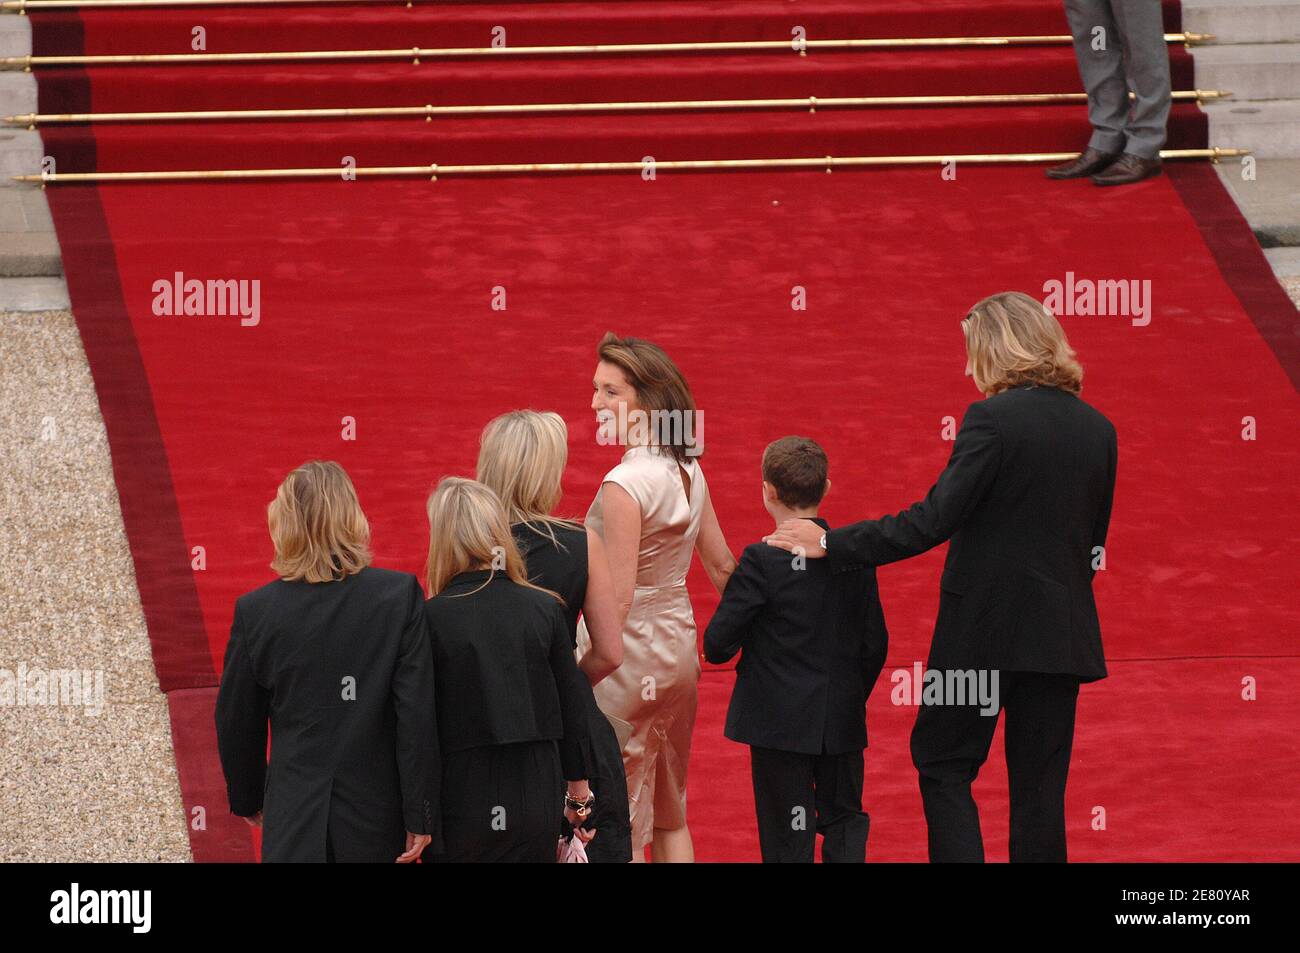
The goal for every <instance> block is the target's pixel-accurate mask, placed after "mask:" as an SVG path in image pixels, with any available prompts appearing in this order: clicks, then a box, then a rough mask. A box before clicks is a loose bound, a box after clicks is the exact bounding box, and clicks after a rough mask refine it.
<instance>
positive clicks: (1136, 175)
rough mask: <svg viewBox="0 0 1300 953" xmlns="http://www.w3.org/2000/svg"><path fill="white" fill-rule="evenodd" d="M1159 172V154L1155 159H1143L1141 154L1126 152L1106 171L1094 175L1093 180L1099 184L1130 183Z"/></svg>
mask: <svg viewBox="0 0 1300 953" xmlns="http://www.w3.org/2000/svg"><path fill="white" fill-rule="evenodd" d="M1159 174H1160V157H1159V156H1157V157H1156V158H1154V159H1143V158H1142V157H1141V156H1135V155H1133V154H1132V153H1128V152H1126V153H1124V154H1123V155H1122V156H1120V157H1119V159H1118V160H1116V162H1115V163H1114V164H1113V165H1111V166H1109V167H1108V168H1107V169H1106V171H1105V172H1099V173H1098V174H1097V175H1094V176H1093V177H1092V181H1093V182H1095V183H1096V184H1097V185H1130V184H1132V183H1133V182H1141V181H1142V180H1143V179H1149V178H1151V176H1153V175H1159Z"/></svg>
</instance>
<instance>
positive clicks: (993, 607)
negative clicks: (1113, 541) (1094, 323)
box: [826, 386, 1117, 681]
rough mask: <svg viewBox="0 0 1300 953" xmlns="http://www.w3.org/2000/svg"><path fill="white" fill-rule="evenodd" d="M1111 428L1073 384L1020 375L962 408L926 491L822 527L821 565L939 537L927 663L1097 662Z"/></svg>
mask: <svg viewBox="0 0 1300 953" xmlns="http://www.w3.org/2000/svg"><path fill="white" fill-rule="evenodd" d="M1116 455H1117V448H1116V440H1115V428H1114V426H1112V425H1111V422H1110V421H1109V420H1107V419H1106V418H1105V417H1104V416H1103V415H1102V414H1101V413H1100V412H1098V411H1097V410H1094V409H1093V408H1092V407H1090V406H1089V405H1088V404H1086V403H1084V402H1083V401H1082V400H1081V399H1079V398H1078V397H1075V396H1074V395H1073V394H1070V393H1068V392H1066V391H1063V390H1059V389H1057V388H1053V387H1035V386H1021V387H1015V388H1012V389H1011V390H1006V391H1003V392H1002V393H1000V394H997V395H995V396H993V397H989V398H987V399H985V400H981V401H977V402H976V403H973V404H971V405H970V407H969V408H967V410H966V416H965V418H964V419H963V420H962V425H961V430H960V431H959V432H958V434H957V440H956V443H955V444H954V445H953V448H952V455H951V457H950V458H949V460H948V466H947V468H946V469H945V470H944V471H943V473H942V474H940V476H939V479H938V481H937V482H936V483H935V484H934V486H933V487H931V488H930V492H929V493H928V494H926V497H925V499H924V500H922V501H921V502H919V503H916V504H914V505H913V506H911V507H910V508H908V509H906V510H904V511H903V512H901V513H898V514H897V515H894V516H886V517H884V518H883V519H879V520H869V521H867V522H863V523H854V524H852V525H850V526H843V527H840V528H839V529H835V530H831V531H830V532H829V533H827V534H826V548H827V561H828V562H829V563H830V564H831V567H832V568H833V569H837V570H838V569H841V568H845V567H848V566H851V565H853V564H856V563H859V562H866V563H869V564H871V565H873V566H879V565H883V564H884V563H891V562H894V561H895V560H898V559H906V558H907V557H909V556H915V555H917V554H918V553H922V552H925V551H926V550H927V549H930V548H931V547H934V546H938V545H939V544H940V543H942V542H943V541H944V540H947V539H949V538H951V540H952V542H951V543H950V545H949V547H948V558H947V561H946V562H945V563H944V569H943V577H942V580H941V582H940V586H939V588H940V593H939V616H938V619H937V620H936V621H935V627H934V641H933V643H932V644H931V647H930V658H929V663H928V664H929V667H931V668H936V669H981V668H983V669H998V670H1003V671H1025V672H1049V673H1058V674H1073V675H1078V676H1079V677H1080V678H1081V679H1082V680H1083V681H1093V680H1095V679H1099V678H1105V676H1106V661H1105V659H1104V657H1103V655H1102V647H1101V627H1100V624H1099V622H1098V619H1097V606H1096V603H1095V602H1094V601H1093V594H1092V577H1093V575H1094V570H1093V569H1092V565H1093V548H1094V547H1098V546H1104V545H1105V542H1106V530H1107V528H1108V526H1109V525H1110V510H1111V500H1112V497H1113V495H1114V490H1115V463H1116Z"/></svg>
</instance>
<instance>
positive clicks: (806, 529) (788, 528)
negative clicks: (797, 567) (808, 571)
mask: <svg viewBox="0 0 1300 953" xmlns="http://www.w3.org/2000/svg"><path fill="white" fill-rule="evenodd" d="M825 532H826V530H824V529H822V528H821V527H820V526H818V525H817V524H816V523H814V522H813V521H812V520H805V519H794V520H785V521H784V522H783V523H782V524H781V525H780V526H778V527H777V528H776V532H775V533H773V534H772V535H770V536H764V537H763V542H765V543H767V545H769V546H779V547H780V548H781V549H788V550H789V551H790V552H792V553H801V554H802V555H804V556H806V557H807V558H809V559H820V558H821V557H823V556H825V555H826V550H824V549H822V534H823V533H825Z"/></svg>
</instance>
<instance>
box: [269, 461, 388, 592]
mask: <svg viewBox="0 0 1300 953" xmlns="http://www.w3.org/2000/svg"><path fill="white" fill-rule="evenodd" d="M266 524H267V528H268V529H269V530H270V532H271V542H272V543H274V544H275V558H274V559H273V560H271V568H272V569H274V570H275V571H276V573H277V574H279V576H280V578H282V579H284V580H285V581H287V582H297V581H298V580H306V581H307V582H333V581H336V580H339V579H343V578H345V577H347V576H351V575H354V574H355V573H359V572H361V570H362V569H365V568H366V567H367V566H369V565H370V524H369V523H367V522H366V514H365V513H363V512H362V511H361V503H360V502H359V501H358V500H357V491H356V489H355V488H354V487H353V486H352V480H351V479H350V478H349V477H348V474H347V471H346V470H344V469H343V468H342V467H341V466H339V465H338V464H337V463H334V462H333V461H329V460H326V461H322V460H311V461H309V462H307V463H304V464H303V465H302V466H300V467H298V469H296V470H294V471H293V472H292V473H290V474H289V475H288V476H287V477H285V478H284V481H283V482H282V483H281V484H280V487H279V489H278V490H276V492H275V499H273V500H272V501H271V502H270V504H269V505H268V506H267V508H266Z"/></svg>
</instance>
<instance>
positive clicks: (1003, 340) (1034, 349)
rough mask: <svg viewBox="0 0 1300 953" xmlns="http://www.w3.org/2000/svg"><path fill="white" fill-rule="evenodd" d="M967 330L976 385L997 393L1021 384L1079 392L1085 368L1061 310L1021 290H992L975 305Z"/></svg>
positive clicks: (967, 319)
mask: <svg viewBox="0 0 1300 953" xmlns="http://www.w3.org/2000/svg"><path fill="white" fill-rule="evenodd" d="M961 326H962V330H963V331H964V332H965V333H966V354H967V356H968V357H969V358H970V366H971V376H973V377H974V378H975V386H976V387H978V388H979V389H980V390H981V391H982V392H983V393H985V394H987V395H988V396H990V397H992V396H993V395H994V394H997V393H1000V392H1002V391H1004V390H1007V389H1008V388H1011V387H1017V386H1019V385H1021V384H1040V385H1042V386H1044V387H1059V388H1060V389H1061V390H1064V391H1069V392H1070V393H1071V394H1078V393H1079V392H1080V391H1082V390H1083V368H1082V367H1081V366H1080V365H1079V362H1078V361H1077V360H1076V359H1075V354H1074V349H1073V348H1071V347H1070V342H1069V341H1067V340H1066V338H1065V330H1064V329H1063V328H1062V327H1061V323H1060V322H1059V321H1057V320H1056V317H1055V315H1053V314H1052V312H1051V311H1049V310H1048V309H1047V307H1046V306H1045V305H1043V304H1042V303H1041V302H1039V301H1035V300H1034V299H1033V298H1031V297H1030V296H1029V295H1027V294H1025V293H1023V292H1020V291H1004V292H1002V293H1001V294H995V295H991V296H989V297H987V298H985V299H984V300H983V301H981V302H979V303H978V304H976V305H975V307H973V308H971V309H970V313H969V314H968V315H967V316H966V318H965V319H964V320H963V321H962V323H961Z"/></svg>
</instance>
